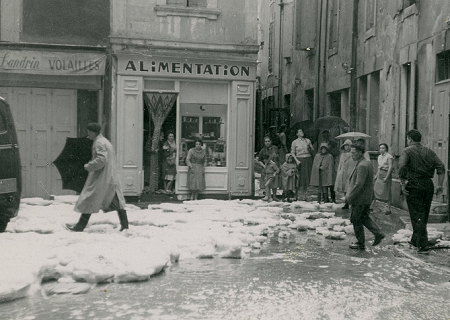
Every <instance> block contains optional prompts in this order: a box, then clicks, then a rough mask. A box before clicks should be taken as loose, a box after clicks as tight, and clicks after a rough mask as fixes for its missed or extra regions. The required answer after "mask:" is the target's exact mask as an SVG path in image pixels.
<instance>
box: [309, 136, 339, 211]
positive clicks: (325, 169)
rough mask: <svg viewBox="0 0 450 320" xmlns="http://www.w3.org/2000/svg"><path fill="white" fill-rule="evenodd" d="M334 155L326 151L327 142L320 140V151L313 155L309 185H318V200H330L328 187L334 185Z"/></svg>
mask: <svg viewBox="0 0 450 320" xmlns="http://www.w3.org/2000/svg"><path fill="white" fill-rule="evenodd" d="M334 172H335V171H334V157H333V156H332V155H331V154H330V153H329V152H328V143H326V142H322V144H321V145H320V153H318V154H316V156H315V157H314V162H313V165H312V170H311V183H310V184H311V185H312V186H314V187H319V188H318V189H319V190H318V191H319V194H318V199H317V200H318V202H319V203H320V202H321V201H322V200H323V201H324V202H330V199H329V198H328V189H330V187H332V186H334V181H335V179H336V177H335V175H334Z"/></svg>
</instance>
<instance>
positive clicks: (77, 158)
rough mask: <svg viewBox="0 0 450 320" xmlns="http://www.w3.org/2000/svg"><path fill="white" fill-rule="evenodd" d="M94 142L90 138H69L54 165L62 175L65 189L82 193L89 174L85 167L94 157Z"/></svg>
mask: <svg viewBox="0 0 450 320" xmlns="http://www.w3.org/2000/svg"><path fill="white" fill-rule="evenodd" d="M92 143H93V142H92V140H90V139H88V138H67V139H66V144H65V146H64V148H63V150H62V151H61V153H60V155H59V156H58V157H57V158H56V160H55V161H53V163H54V164H55V166H56V168H57V169H58V171H59V174H60V175H61V179H62V184H63V186H62V187H63V189H66V190H73V191H76V192H81V190H82V189H83V186H84V183H85V182H86V179H87V176H88V172H87V171H86V170H84V165H85V164H86V163H88V162H89V161H90V160H91V157H92V151H91V148H92Z"/></svg>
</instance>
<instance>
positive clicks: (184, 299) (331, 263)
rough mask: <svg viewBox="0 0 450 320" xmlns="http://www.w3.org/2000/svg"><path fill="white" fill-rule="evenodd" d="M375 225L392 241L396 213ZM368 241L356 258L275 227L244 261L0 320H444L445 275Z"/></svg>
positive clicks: (41, 299) (14, 307) (209, 263)
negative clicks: (285, 233) (257, 248)
mask: <svg viewBox="0 0 450 320" xmlns="http://www.w3.org/2000/svg"><path fill="white" fill-rule="evenodd" d="M348 214H349V213H348V211H340V212H338V213H337V215H340V216H342V217H344V218H347V217H348ZM346 215H347V216H346ZM374 217H375V220H376V221H377V222H378V223H379V224H380V226H381V227H382V229H383V231H384V232H386V233H387V235H388V237H387V239H390V238H391V236H392V234H393V233H395V232H396V230H397V229H398V221H397V219H396V215H395V213H394V214H393V215H391V216H385V215H383V214H380V213H379V212H375V214H374ZM280 232H282V233H284V232H289V237H288V238H281V237H279V236H278V235H279V234H280ZM366 235H367V240H366V241H367V250H366V251H354V250H351V249H349V248H348V244H349V242H350V241H353V238H352V236H350V237H348V238H347V239H346V240H342V241H339V240H328V239H325V238H324V237H323V236H321V235H318V234H316V232H315V231H313V230H309V231H307V232H298V231H295V230H292V229H289V228H286V227H277V228H276V229H275V230H274V233H273V234H271V236H270V238H269V241H268V242H267V243H266V244H264V245H263V246H262V248H261V249H259V250H249V252H248V254H247V256H246V257H245V258H244V259H220V258H214V259H189V260H182V261H180V262H179V263H178V264H174V265H172V266H170V267H169V268H166V269H165V271H164V272H163V273H161V274H159V275H158V276H155V277H152V278H151V279H150V281H147V282H137V283H126V284H117V283H109V284H104V285H97V286H95V287H94V288H93V289H92V290H91V291H90V292H88V293H87V294H81V295H53V296H46V295H44V294H41V293H40V292H37V293H36V294H34V295H32V296H30V297H28V298H26V299H21V300H16V301H13V302H9V303H4V304H2V305H0V312H1V316H0V318H1V319H5V320H6V319H20V320H22V319H36V320H40V319H43V320H44V319H45V320H47V319H119V318H120V319H449V318H450V316H449V315H450V304H449V303H448V300H449V298H450V286H449V283H448V281H449V279H450V275H449V274H448V273H446V272H445V271H444V270H441V269H439V268H435V267H434V266H432V265H430V264H426V263H419V262H418V261H415V260H413V259H408V258H406V257H404V256H403V255H401V254H399V253H398V251H397V250H396V249H395V246H394V245H393V243H392V241H390V240H387V241H383V242H382V244H381V245H380V246H378V247H372V246H370V244H369V242H370V241H371V240H372V239H373V236H372V235H369V234H368V233H366ZM43 289H45V285H44V286H43Z"/></svg>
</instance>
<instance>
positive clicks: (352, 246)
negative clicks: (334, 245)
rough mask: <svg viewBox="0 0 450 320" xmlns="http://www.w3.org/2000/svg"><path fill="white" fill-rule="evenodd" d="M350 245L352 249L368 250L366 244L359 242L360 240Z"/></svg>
mask: <svg viewBox="0 0 450 320" xmlns="http://www.w3.org/2000/svg"><path fill="white" fill-rule="evenodd" d="M348 247H349V248H350V249H357V250H366V246H365V245H363V244H359V243H358V242H355V243H352V244H350V245H349V246H348Z"/></svg>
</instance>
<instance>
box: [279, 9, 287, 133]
mask: <svg viewBox="0 0 450 320" xmlns="http://www.w3.org/2000/svg"><path fill="white" fill-rule="evenodd" d="M284 5H285V3H284V2H283V0H280V4H279V6H280V31H279V38H280V41H279V48H278V110H279V111H278V112H280V111H281V110H280V109H281V108H282V106H283V15H284ZM277 125H278V124H277Z"/></svg>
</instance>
